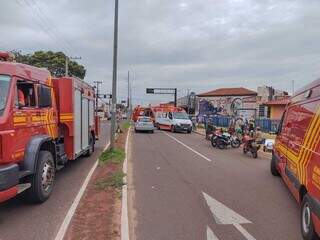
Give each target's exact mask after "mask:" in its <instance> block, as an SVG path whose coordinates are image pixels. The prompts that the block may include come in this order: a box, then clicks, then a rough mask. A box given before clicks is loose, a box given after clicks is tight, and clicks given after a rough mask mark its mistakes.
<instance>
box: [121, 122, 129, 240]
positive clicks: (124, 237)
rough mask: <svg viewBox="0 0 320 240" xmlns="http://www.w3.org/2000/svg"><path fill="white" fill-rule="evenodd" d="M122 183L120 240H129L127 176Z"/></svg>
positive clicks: (125, 166)
mask: <svg viewBox="0 0 320 240" xmlns="http://www.w3.org/2000/svg"><path fill="white" fill-rule="evenodd" d="M130 131H131V127H129V129H128V134H127V139H126V146H125V153H126V157H125V159H124V162H123V170H122V171H123V173H124V174H127V163H128V148H129V136H130ZM123 181H124V183H126V185H123V187H122V199H121V240H129V217H128V186H127V176H124V178H123Z"/></svg>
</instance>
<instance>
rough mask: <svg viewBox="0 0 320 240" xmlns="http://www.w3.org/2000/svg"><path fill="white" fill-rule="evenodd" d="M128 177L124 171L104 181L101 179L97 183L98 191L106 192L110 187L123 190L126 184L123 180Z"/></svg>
mask: <svg viewBox="0 0 320 240" xmlns="http://www.w3.org/2000/svg"><path fill="white" fill-rule="evenodd" d="M125 176H126V174H124V173H123V172H122V171H117V172H115V173H113V174H112V175H111V176H107V177H105V178H103V179H100V180H99V181H98V182H97V183H96V188H97V189H98V190H105V189H106V188H108V187H114V188H116V189H118V190H120V189H121V188H122V186H123V185H125V184H126V183H125V182H124V181H123V178H124V177H125Z"/></svg>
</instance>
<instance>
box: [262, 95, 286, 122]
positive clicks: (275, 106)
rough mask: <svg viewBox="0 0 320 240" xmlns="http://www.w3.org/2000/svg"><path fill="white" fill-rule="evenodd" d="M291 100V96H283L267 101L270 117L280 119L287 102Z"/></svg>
mask: <svg viewBox="0 0 320 240" xmlns="http://www.w3.org/2000/svg"><path fill="white" fill-rule="evenodd" d="M289 102H290V99H289V96H287V97H283V98H277V99H274V100H270V101H268V102H266V103H265V106H267V107H268V113H269V116H268V118H270V119H272V120H280V119H281V118H282V115H283V113H284V110H285V109H286V106H287V104H288V103H289Z"/></svg>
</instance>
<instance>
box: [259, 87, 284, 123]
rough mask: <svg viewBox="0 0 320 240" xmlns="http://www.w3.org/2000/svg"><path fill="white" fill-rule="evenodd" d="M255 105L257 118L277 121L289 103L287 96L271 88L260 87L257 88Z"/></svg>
mask: <svg viewBox="0 0 320 240" xmlns="http://www.w3.org/2000/svg"><path fill="white" fill-rule="evenodd" d="M257 103H258V117H259V118H270V119H272V120H279V119H281V116H282V114H283V112H284V109H285V107H286V105H287V104H288V103H289V94H288V92H286V91H281V90H278V89H274V88H273V87H269V86H261V87H258V96H257ZM279 116H280V117H279Z"/></svg>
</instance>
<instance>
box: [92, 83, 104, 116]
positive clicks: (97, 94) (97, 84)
mask: <svg viewBox="0 0 320 240" xmlns="http://www.w3.org/2000/svg"><path fill="white" fill-rule="evenodd" d="M93 83H94V84H96V90H97V92H96V115H98V100H99V85H100V84H102V81H94V82H93Z"/></svg>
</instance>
